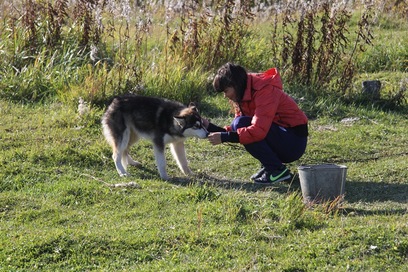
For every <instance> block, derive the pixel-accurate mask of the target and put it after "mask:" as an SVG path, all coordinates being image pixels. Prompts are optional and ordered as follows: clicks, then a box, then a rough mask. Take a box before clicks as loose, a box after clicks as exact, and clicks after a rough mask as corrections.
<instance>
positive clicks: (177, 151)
mask: <svg viewBox="0 0 408 272" xmlns="http://www.w3.org/2000/svg"><path fill="white" fill-rule="evenodd" d="M170 150H171V154H172V155H173V157H174V159H175V160H176V162H177V165H178V167H179V168H180V170H181V172H183V174H184V175H191V174H192V172H191V170H190V168H188V162H187V158H186V151H185V149H184V142H182V141H181V142H175V143H171V144H170Z"/></svg>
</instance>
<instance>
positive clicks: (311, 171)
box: [298, 164, 347, 203]
mask: <svg viewBox="0 0 408 272" xmlns="http://www.w3.org/2000/svg"><path fill="white" fill-rule="evenodd" d="M298 171H299V179H300V187H301V189H302V196H303V199H304V201H305V202H306V203H321V202H325V201H333V200H336V199H339V197H340V198H343V197H344V191H345V183H346V175H347V167H346V166H344V165H335V164H320V165H302V166H299V167H298ZM341 200H342V199H341Z"/></svg>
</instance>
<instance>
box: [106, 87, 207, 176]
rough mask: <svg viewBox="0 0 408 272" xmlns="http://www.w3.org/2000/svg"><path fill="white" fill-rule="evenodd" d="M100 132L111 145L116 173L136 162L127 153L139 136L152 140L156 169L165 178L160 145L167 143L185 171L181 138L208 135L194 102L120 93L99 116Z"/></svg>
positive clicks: (122, 172) (184, 171)
mask: <svg viewBox="0 0 408 272" xmlns="http://www.w3.org/2000/svg"><path fill="white" fill-rule="evenodd" d="M102 127H103V134H104V136H105V138H106V140H107V141H108V143H109V144H110V145H111V146H112V150H113V155H112V158H113V160H114V162H115V166H116V170H117V171H118V173H119V175H120V176H127V175H128V173H127V172H126V167H127V165H128V164H130V165H134V166H139V165H141V164H140V163H139V162H137V161H134V160H133V159H132V158H131V157H130V155H129V150H130V147H131V146H132V145H133V144H135V143H136V142H137V141H138V140H139V139H140V138H145V139H147V140H150V141H151V142H152V143H153V150H154V155H155V159H156V164H157V169H158V170H159V174H160V177H161V178H162V179H168V176H167V172H166V159H165V155H164V149H165V145H166V144H170V149H171V153H172V154H173V157H174V159H175V160H176V162H177V165H178V166H179V168H180V169H181V171H182V172H183V173H184V174H185V175H189V174H191V170H190V169H189V168H188V163H187V159H186V153H185V149H184V141H185V139H186V138H187V137H198V138H201V139H204V138H206V137H207V136H208V132H207V130H206V129H205V128H204V127H203V124H202V120H201V117H200V115H199V114H198V111H197V108H196V107H195V106H194V104H190V105H189V106H188V107H186V106H184V105H183V104H181V103H179V102H176V101H170V100H166V99H161V98H155V97H147V96H139V95H124V96H119V97H116V98H114V99H113V101H112V102H111V104H110V105H109V106H108V108H107V110H106V112H105V113H104V115H103V117H102Z"/></svg>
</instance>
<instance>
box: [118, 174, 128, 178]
mask: <svg viewBox="0 0 408 272" xmlns="http://www.w3.org/2000/svg"><path fill="white" fill-rule="evenodd" d="M119 176H120V177H121V178H125V177H130V174H129V173H120V174H119Z"/></svg>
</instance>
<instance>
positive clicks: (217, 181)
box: [168, 174, 300, 194]
mask: <svg viewBox="0 0 408 272" xmlns="http://www.w3.org/2000/svg"><path fill="white" fill-rule="evenodd" d="M168 182H170V183H172V184H175V185H179V186H188V185H191V184H197V183H199V184H207V185H211V186H214V187H217V188H222V189H227V190H243V191H247V192H256V191H274V192H278V193H282V194H285V193H288V192H293V191H297V190H300V184H299V180H298V179H297V178H296V177H295V179H294V180H293V181H288V182H280V183H275V184H272V185H263V184H256V183H253V182H250V181H242V180H230V179H225V178H219V177H214V176H211V175H208V174H197V175H194V176H193V177H192V178H173V179H171V180H169V181H168Z"/></svg>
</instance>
